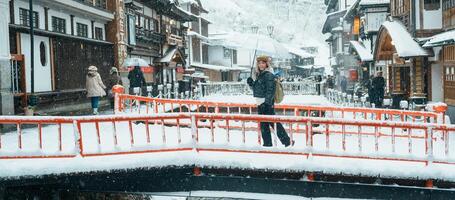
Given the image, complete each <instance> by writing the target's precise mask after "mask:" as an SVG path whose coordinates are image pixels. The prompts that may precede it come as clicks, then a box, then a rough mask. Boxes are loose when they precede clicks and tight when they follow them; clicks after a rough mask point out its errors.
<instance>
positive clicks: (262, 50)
mask: <svg viewBox="0 0 455 200" xmlns="http://www.w3.org/2000/svg"><path fill="white" fill-rule="evenodd" d="M212 39H213V40H214V43H215V44H221V45H223V46H227V47H234V48H244V49H249V50H254V51H255V52H256V54H257V55H268V56H271V57H275V58H289V57H290V55H289V51H288V49H287V48H286V47H285V46H284V45H283V44H281V43H280V42H278V41H276V40H275V39H273V38H271V37H268V36H265V35H259V34H251V33H230V34H224V35H217V36H215V37H213V38H212Z"/></svg>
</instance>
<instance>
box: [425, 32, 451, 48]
mask: <svg viewBox="0 0 455 200" xmlns="http://www.w3.org/2000/svg"><path fill="white" fill-rule="evenodd" d="M454 43H455V30H451V31H446V32H443V33H440V34H437V35H434V36H433V37H431V38H430V40H429V41H427V42H426V43H425V44H424V45H423V47H436V46H443V45H451V44H454Z"/></svg>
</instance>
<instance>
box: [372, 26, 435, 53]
mask: <svg viewBox="0 0 455 200" xmlns="http://www.w3.org/2000/svg"><path fill="white" fill-rule="evenodd" d="M377 40H378V41H377V44H378V45H376V48H375V52H374V57H375V58H376V60H387V59H391V57H392V56H393V54H394V53H396V54H398V57H401V58H408V57H419V56H430V55H431V53H429V52H428V51H426V50H425V49H423V48H422V47H421V46H420V45H419V44H418V43H417V42H416V41H415V40H414V39H413V38H412V36H411V34H409V32H408V31H407V30H406V27H405V26H404V25H403V24H402V23H401V22H400V21H397V20H395V21H385V22H384V23H383V24H382V25H381V28H380V29H379V37H378V39H377Z"/></svg>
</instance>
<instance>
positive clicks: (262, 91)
mask: <svg viewBox="0 0 455 200" xmlns="http://www.w3.org/2000/svg"><path fill="white" fill-rule="evenodd" d="M251 87H253V96H254V97H258V98H265V102H264V103H265V104H267V105H273V104H274V103H275V75H273V74H272V72H270V71H262V72H261V73H259V75H258V77H257V78H256V80H255V81H254V82H253V84H252V85H251Z"/></svg>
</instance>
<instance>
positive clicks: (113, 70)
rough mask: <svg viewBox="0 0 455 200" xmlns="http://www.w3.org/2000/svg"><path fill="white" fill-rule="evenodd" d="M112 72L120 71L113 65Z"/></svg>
mask: <svg viewBox="0 0 455 200" xmlns="http://www.w3.org/2000/svg"><path fill="white" fill-rule="evenodd" d="M110 73H111V74H113V73H118V69H117V67H112V68H111V71H110Z"/></svg>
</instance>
